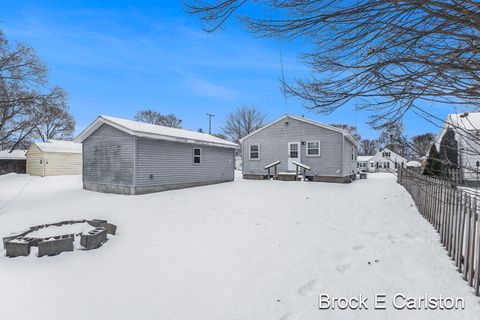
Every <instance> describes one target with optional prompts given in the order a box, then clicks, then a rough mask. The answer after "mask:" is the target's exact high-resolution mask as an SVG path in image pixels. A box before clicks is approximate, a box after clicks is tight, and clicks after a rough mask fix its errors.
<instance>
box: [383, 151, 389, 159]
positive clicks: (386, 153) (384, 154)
mask: <svg viewBox="0 0 480 320" xmlns="http://www.w3.org/2000/svg"><path fill="white" fill-rule="evenodd" d="M382 156H383V157H384V158H390V152H387V151H385V152H382Z"/></svg>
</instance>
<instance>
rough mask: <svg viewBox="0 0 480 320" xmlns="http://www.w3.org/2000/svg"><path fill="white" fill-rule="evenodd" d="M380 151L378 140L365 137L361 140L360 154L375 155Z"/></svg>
mask: <svg viewBox="0 0 480 320" xmlns="http://www.w3.org/2000/svg"><path fill="white" fill-rule="evenodd" d="M377 151H378V141H377V140H370V139H364V140H362V141H360V149H359V155H361V156H373V155H375V154H376V153H377Z"/></svg>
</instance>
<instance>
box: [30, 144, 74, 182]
mask: <svg viewBox="0 0 480 320" xmlns="http://www.w3.org/2000/svg"><path fill="white" fill-rule="evenodd" d="M26 157H27V173H28V174H29V175H32V176H42V177H45V176H61V175H80V174H82V145H81V144H80V143H75V142H73V141H63V140H48V141H47V142H34V143H32V144H31V145H30V148H28V150H27V153H26Z"/></svg>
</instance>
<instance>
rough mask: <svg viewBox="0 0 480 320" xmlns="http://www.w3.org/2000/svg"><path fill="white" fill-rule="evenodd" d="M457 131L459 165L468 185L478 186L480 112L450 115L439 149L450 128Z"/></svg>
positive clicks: (442, 131)
mask: <svg viewBox="0 0 480 320" xmlns="http://www.w3.org/2000/svg"><path fill="white" fill-rule="evenodd" d="M449 127H450V128H452V129H453V130H454V131H455V139H456V140H457V142H458V164H459V166H460V168H461V169H462V174H463V180H465V184H466V185H472V186H473V185H476V184H477V170H478V169H479V168H477V161H478V162H479V164H480V112H470V113H468V112H466V113H459V114H449V115H448V116H447V118H446V120H445V123H444V124H443V126H442V130H441V131H440V134H439V136H438V138H437V141H436V144H437V149H440V142H441V141H442V137H443V135H444V134H445V132H446V131H447V129H448V128H449Z"/></svg>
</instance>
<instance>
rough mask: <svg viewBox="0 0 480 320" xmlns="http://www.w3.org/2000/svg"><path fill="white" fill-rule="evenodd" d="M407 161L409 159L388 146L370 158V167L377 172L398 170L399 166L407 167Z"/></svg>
mask: <svg viewBox="0 0 480 320" xmlns="http://www.w3.org/2000/svg"><path fill="white" fill-rule="evenodd" d="M407 162H408V160H407V159H405V158H404V157H402V156H401V155H399V154H396V153H395V152H393V151H392V150H390V149H387V148H385V149H383V150H381V151H380V152H378V153H377V154H376V155H374V156H373V157H371V158H370V160H369V163H370V169H371V170H372V169H373V170H372V171H376V172H392V171H397V169H398V168H399V167H405V165H406V163H407ZM372 171H370V172H372Z"/></svg>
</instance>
